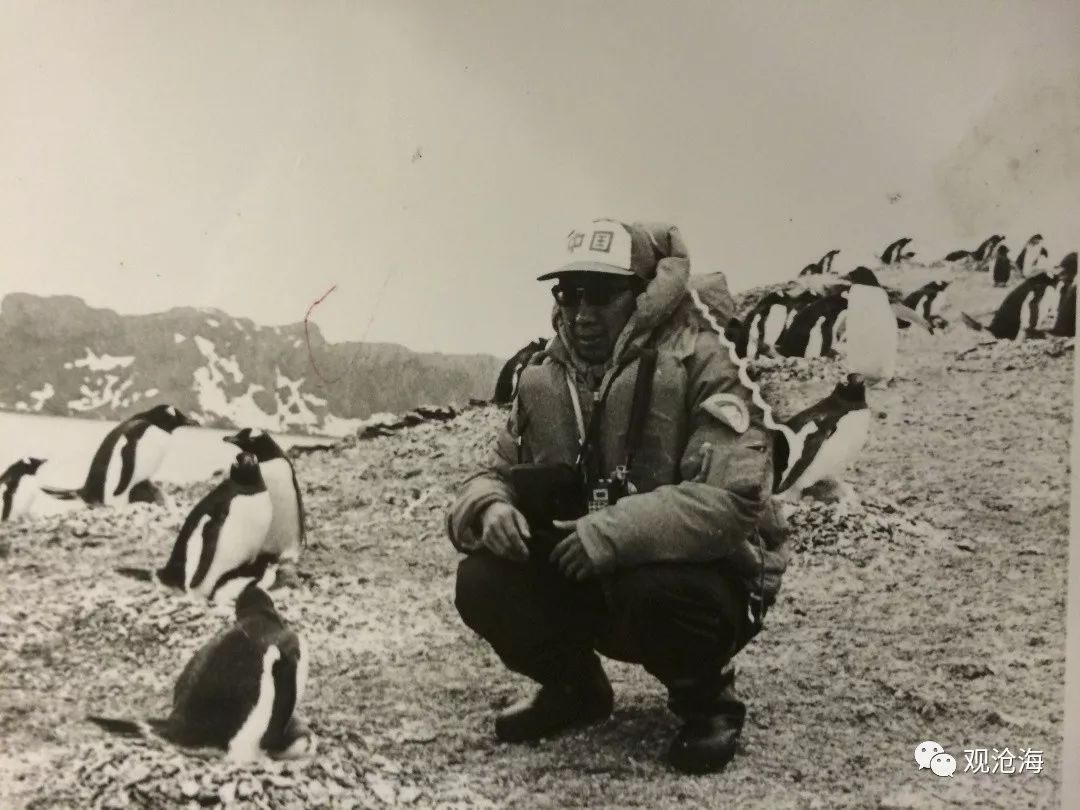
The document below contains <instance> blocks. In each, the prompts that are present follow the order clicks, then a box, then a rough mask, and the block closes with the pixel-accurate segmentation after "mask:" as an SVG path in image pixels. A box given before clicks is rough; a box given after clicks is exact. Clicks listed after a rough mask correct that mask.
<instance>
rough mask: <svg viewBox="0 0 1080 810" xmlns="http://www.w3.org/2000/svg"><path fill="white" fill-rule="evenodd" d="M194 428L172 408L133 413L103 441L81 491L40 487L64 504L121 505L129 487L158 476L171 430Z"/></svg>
mask: <svg viewBox="0 0 1080 810" xmlns="http://www.w3.org/2000/svg"><path fill="white" fill-rule="evenodd" d="M196 425H198V422H196V421H195V420H193V419H191V418H190V417H189V416H186V415H184V414H183V413H182V412H180V411H179V410H177V409H176V408H175V407H174V406H172V405H157V406H155V407H153V408H151V409H150V410H148V411H143V412H142V413H138V414H135V415H134V416H132V417H130V418H128V419H126V420H124V421H123V422H121V423H120V424H119V425H117V426H116V427H114V428H113V429H112V430H110V431H109V433H108V434H107V435H106V436H105V438H104V439H103V440H102V442H101V444H100V445H99V446H98V449H97V452H96V453H95V454H94V458H93V460H92V461H91V462H90V471H89V472H88V473H87V476H86V482H85V483H84V484H83V485H82V487H81V488H79V489H75V490H72V489H62V488H58V487H44V486H43V487H42V490H43V491H44V492H46V493H47V494H49V495H52V496H53V497H56V498H59V499H61V500H65V501H68V500H74V499H75V498H81V499H82V500H83V501H85V502H86V503H87V504H89V505H91V506H100V505H105V506H113V505H116V504H119V503H124V502H126V501H128V498H129V495H130V493H131V490H132V488H134V487H135V486H137V485H138V484H141V483H142V482H143V481H148V480H149V479H150V478H152V477H153V476H154V474H155V473H157V471H158V468H159V467H160V466H161V462H162V461H164V459H165V453H166V451H167V450H168V449H169V438H170V436H171V435H172V433H173V431H175V430H176V429H177V428H181V427H193V426H196Z"/></svg>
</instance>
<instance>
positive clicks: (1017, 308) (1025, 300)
mask: <svg viewBox="0 0 1080 810" xmlns="http://www.w3.org/2000/svg"><path fill="white" fill-rule="evenodd" d="M1050 284H1053V279H1052V278H1051V277H1050V275H1049V274H1048V273H1036V274H1035V275H1033V276H1030V277H1029V278H1026V279H1024V280H1023V281H1022V282H1020V283H1019V284H1018V285H1016V287H1014V288H1013V289H1012V290H1011V291H1010V292H1009V294H1008V295H1006V296H1005V299H1004V300H1003V301H1002V302H1001V304H1000V305H999V306H998V308H997V312H995V313H994V317H993V319H992V320H991V321H990V325H989V326H983V325H982V324H981V323H980V322H979V321H977V320H976V319H975V318H973V317H971V316H970V315H968V314H967V313H966V312H961V313H960V315H961V317H962V318H963V320H964V323H966V324H967V325H968V326H969V327H971V328H972V329H974V330H975V331H980V332H981V331H985V332H989V333H990V334H992V335H993V336H994V337H995V338H997V339H998V340H1023V339H1024V338H1025V337H1029V336H1030V335H1031V330H1033V329H1035V328H1036V324H1037V323H1038V319H1039V301H1040V300H1041V299H1042V296H1043V293H1044V292H1045V288H1046V287H1047V286H1048V285H1050Z"/></svg>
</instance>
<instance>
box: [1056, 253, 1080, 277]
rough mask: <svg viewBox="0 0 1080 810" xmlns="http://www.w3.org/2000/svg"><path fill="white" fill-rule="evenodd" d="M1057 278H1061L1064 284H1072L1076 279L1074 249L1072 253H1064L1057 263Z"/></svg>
mask: <svg viewBox="0 0 1080 810" xmlns="http://www.w3.org/2000/svg"><path fill="white" fill-rule="evenodd" d="M1058 268H1059V271H1058V278H1060V279H1062V280H1063V281H1064V282H1065V283H1066V284H1072V283H1073V282H1075V281H1076V251H1075V250H1074V251H1073V252H1072V253H1066V254H1065V256H1064V257H1063V258H1062V259H1061V262H1060V263H1059V264H1058Z"/></svg>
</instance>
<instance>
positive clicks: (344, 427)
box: [319, 413, 364, 438]
mask: <svg viewBox="0 0 1080 810" xmlns="http://www.w3.org/2000/svg"><path fill="white" fill-rule="evenodd" d="M363 424H364V420H363V419H345V418H343V417H340V416H334V415H333V414H332V413H328V414H327V415H326V418H325V419H324V420H323V426H322V429H321V430H320V431H319V432H320V433H325V434H326V435H327V436H336V437H338V438H343V437H345V436H351V435H353V434H355V433H356V432H357V431H358V430H359V429H360V428H361V427H362V426H363Z"/></svg>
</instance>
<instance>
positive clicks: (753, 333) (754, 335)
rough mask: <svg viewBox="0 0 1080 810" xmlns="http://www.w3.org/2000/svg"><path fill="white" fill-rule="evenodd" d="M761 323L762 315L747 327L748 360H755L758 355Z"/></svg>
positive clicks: (755, 317)
mask: <svg viewBox="0 0 1080 810" xmlns="http://www.w3.org/2000/svg"><path fill="white" fill-rule="evenodd" d="M760 323H761V314H760V313H758V314H757V315H755V316H754V318H753V320H752V321H750V325H749V326H748V327H747V339H746V359H747V360H753V359H754V358H755V357H757V353H758V326H759V324H760Z"/></svg>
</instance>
